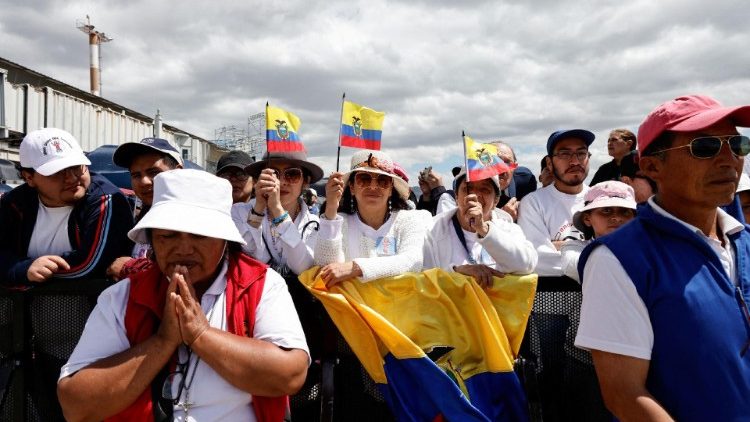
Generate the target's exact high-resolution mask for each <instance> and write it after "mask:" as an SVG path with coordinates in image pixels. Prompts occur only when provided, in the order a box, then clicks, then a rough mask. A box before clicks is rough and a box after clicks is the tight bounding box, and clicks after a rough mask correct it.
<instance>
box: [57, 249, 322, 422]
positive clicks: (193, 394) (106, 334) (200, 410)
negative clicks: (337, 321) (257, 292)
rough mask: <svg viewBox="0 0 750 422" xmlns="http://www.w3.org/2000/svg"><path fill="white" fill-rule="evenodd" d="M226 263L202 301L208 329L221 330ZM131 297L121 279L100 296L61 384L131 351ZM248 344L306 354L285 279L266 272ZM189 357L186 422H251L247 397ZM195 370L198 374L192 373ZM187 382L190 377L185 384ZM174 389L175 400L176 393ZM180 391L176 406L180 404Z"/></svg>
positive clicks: (177, 415)
mask: <svg viewBox="0 0 750 422" xmlns="http://www.w3.org/2000/svg"><path fill="white" fill-rule="evenodd" d="M226 271H227V264H226V262H225V263H224V265H223V268H222V270H221V272H220V273H219V275H218V276H217V277H216V280H215V281H214V282H213V284H211V286H210V287H209V288H208V290H207V291H206V293H204V294H203V297H202V298H201V308H203V312H205V313H206V316H207V318H208V320H209V325H210V326H211V327H214V328H218V329H222V330H225V331H226V329H227V325H226V297H225V290H226V283H227V281H226ZM129 291H130V279H127V278H126V279H125V280H122V281H120V282H119V283H117V284H115V285H113V286H111V287H109V288H108V289H106V290H105V291H104V292H102V294H101V295H100V296H99V299H98V300H97V304H96V307H95V308H94V310H93V312H92V313H91V315H90V316H89V319H88V321H86V327H85V328H84V330H83V334H82V335H81V339H80V340H79V341H78V345H77V346H76V348H75V350H73V354H72V355H71V356H70V359H68V362H67V363H66V364H65V365H64V366H63V367H62V369H61V370H60V379H62V378H64V377H67V376H70V375H72V374H74V373H75V372H77V371H79V370H81V369H83V368H84V367H86V366H88V365H90V364H92V363H94V362H96V361H98V360H99V359H102V358H106V357H109V356H112V355H114V354H116V353H120V352H122V351H124V350H127V349H129V348H130V342H129V341H128V338H127V336H126V331H125V309H126V307H127V302H128V295H129ZM253 338H256V339H259V340H264V341H268V342H270V343H273V344H275V345H277V346H279V347H284V348H287V349H301V350H304V351H305V352H306V353H307V354H308V360H309V355H310V352H309V350H308V348H307V342H306V341H305V334H304V333H303V332H302V325H301V324H300V321H299V318H298V317H297V311H296V310H295V308H294V304H293V303H292V298H291V296H289V292H288V290H287V287H286V283H285V282H284V279H283V278H281V276H279V274H278V273H276V272H275V271H273V270H271V269H268V271H267V272H266V281H265V284H264V286H263V295H262V296H261V300H260V302H259V303H258V306H257V308H256V314H255V327H254V330H253ZM179 353H180V359H181V361H184V360H185V359H186V356H187V354H186V350H184V348H183V347H181V348H180V351H179ZM196 360H197V355H196V354H195V353H193V355H192V357H191V360H190V362H189V364H188V368H190V370H189V371H190V374H189V376H192V373H193V371H197V372H196V373H195V377H194V382H193V384H192V385H191V387H190V397H189V398H190V402H191V403H193V407H191V408H190V410H189V416H190V418H189V420H196V421H247V420H249V421H255V414H254V412H253V409H252V407H251V406H250V403H251V401H252V400H251V395H250V394H248V393H246V392H244V391H241V390H239V389H237V388H235V387H234V386H232V385H231V384H229V383H228V382H227V381H225V380H224V379H223V378H222V377H221V376H220V375H219V374H217V373H216V372H215V371H214V370H213V369H211V367H210V366H208V365H206V363H205V362H204V361H203V360H200V361H198V364H197V367H196V366H195V362H196ZM196 368H197V369H196ZM187 379H189V377H188V378H187ZM177 387H178V386H175V387H174V388H175V390H174V392H175V394H176V391H177ZM185 394H186V392H185V390H183V394H182V397H181V400H184V399H185ZM183 418H184V412H183V410H182V408H181V407H179V406H175V407H174V419H175V420H183Z"/></svg>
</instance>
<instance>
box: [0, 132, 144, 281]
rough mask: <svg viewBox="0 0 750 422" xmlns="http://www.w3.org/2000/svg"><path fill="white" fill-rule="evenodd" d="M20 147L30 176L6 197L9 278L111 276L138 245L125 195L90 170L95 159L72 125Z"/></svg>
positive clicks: (0, 267) (0, 273) (1, 209)
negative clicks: (115, 263) (90, 157)
mask: <svg viewBox="0 0 750 422" xmlns="http://www.w3.org/2000/svg"><path fill="white" fill-rule="evenodd" d="M19 155H20V160H21V171H20V173H21V176H22V177H23V179H24V180H25V181H26V183H25V184H23V185H21V186H19V187H18V188H16V189H14V190H13V191H11V192H9V193H7V194H6V195H4V196H3V197H2V200H1V201H0V239H2V242H0V277H2V280H3V282H4V283H6V284H10V285H29V283H38V282H43V281H46V280H48V279H50V278H51V277H55V278H60V279H68V280H69V279H80V278H90V277H103V276H104V274H105V270H106V269H107V267H108V266H109V264H111V263H112V261H113V260H114V259H115V258H117V257H118V256H122V255H124V254H129V253H130V250H131V248H132V245H133V244H132V243H131V242H130V241H129V240H128V238H127V232H128V230H130V228H131V227H133V217H132V215H131V212H130V207H129V205H128V202H127V200H126V199H125V196H124V195H123V194H122V193H121V192H120V190H119V189H117V187H115V186H114V185H113V184H111V183H110V182H109V181H107V180H106V179H105V178H103V177H101V176H97V175H92V174H90V173H89V171H88V167H87V166H88V165H90V164H91V162H90V161H89V160H88V158H86V156H85V155H84V154H83V151H82V150H81V147H80V146H79V145H78V141H76V139H75V138H74V137H73V136H72V135H71V134H70V133H68V132H65V131H64V130H60V129H54V128H45V129H40V130H36V131H33V132H30V133H29V134H28V135H26V137H25V138H24V139H23V141H22V142H21V147H20V152H19Z"/></svg>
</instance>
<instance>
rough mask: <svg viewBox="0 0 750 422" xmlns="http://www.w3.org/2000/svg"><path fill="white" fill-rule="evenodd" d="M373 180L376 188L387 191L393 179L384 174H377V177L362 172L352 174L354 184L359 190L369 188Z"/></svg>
mask: <svg viewBox="0 0 750 422" xmlns="http://www.w3.org/2000/svg"><path fill="white" fill-rule="evenodd" d="M373 180H375V182H376V183H377V187H378V188H380V189H388V187H390V186H391V185H393V179H392V178H391V177H390V176H386V175H384V174H379V175H378V177H373V175H372V174H370V173H364V172H359V173H355V174H354V183H355V184H356V185H357V186H359V187H360V188H367V187H370V185H371V184H372V181H373Z"/></svg>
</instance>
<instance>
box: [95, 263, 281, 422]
mask: <svg viewBox="0 0 750 422" xmlns="http://www.w3.org/2000/svg"><path fill="white" fill-rule="evenodd" d="M226 278H227V287H226V308H227V331H228V332H230V333H232V334H236V335H238V336H245V337H252V334H253V328H254V324H255V308H256V307H257V305H258V302H260V297H261V295H262V294H263V285H264V284H265V280H266V266H265V265H263V264H261V263H260V262H258V261H256V260H254V259H252V258H250V257H249V256H247V255H245V254H242V253H233V254H230V255H229V268H228V270H227V277H226ZM168 286H169V282H168V281H167V279H166V278H165V277H164V276H163V275H162V274H161V271H159V267H157V266H156V265H151V266H148V267H146V268H144V269H143V271H141V272H138V273H136V274H133V275H132V276H131V277H130V295H129V297H128V304H127V308H126V310H125V330H126V335H127V337H128V340H129V341H130V344H131V346H134V345H136V344H138V343H142V342H144V341H146V340H147V339H148V338H150V337H151V336H152V335H153V334H154V333H155V332H156V331H157V329H158V328H159V323H160V321H161V317H162V312H163V310H164V303H165V301H166V297H167V287H168ZM198 382H200V380H198ZM288 400H289V397H288V396H281V397H260V396H253V401H252V404H253V410H254V411H255V417H256V419H257V420H258V421H259V422H278V421H282V420H283V419H284V415H285V413H286V408H287V404H288ZM153 418H154V415H153V403H152V401H151V388H146V389H145V390H144V391H143V393H142V394H141V395H140V396H139V397H138V398H137V399H136V400H135V401H134V402H133V403H132V404H131V405H130V406H128V407H127V408H126V409H125V410H123V411H122V412H120V413H118V414H117V415H114V416H112V417H110V418H108V419H107V421H111V422H120V421H122V422H125V421H149V422H150V421H153Z"/></svg>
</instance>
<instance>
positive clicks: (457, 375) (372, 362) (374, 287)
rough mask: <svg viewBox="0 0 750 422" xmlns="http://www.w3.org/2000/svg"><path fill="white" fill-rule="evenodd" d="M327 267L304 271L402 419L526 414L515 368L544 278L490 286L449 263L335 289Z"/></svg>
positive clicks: (496, 418)
mask: <svg viewBox="0 0 750 422" xmlns="http://www.w3.org/2000/svg"><path fill="white" fill-rule="evenodd" d="M317 271H318V268H317V267H315V268H312V269H310V270H308V271H306V272H304V273H302V274H301V275H300V276H299V279H300V281H301V282H302V284H303V285H305V286H306V287H307V289H308V290H309V291H310V292H311V293H312V294H313V295H314V296H315V297H316V298H318V299H319V300H320V301H321V302H322V303H323V305H324V306H325V308H326V311H327V312H328V314H329V315H330V316H331V319H332V320H333V322H334V323H335V324H336V326H337V327H338V329H339V331H340V332H341V334H342V335H343V336H344V338H345V339H346V341H347V342H348V343H349V346H350V347H351V348H352V350H353V351H354V353H355V354H356V355H357V358H358V359H359V360H360V362H361V363H362V366H363V367H364V368H365V369H366V370H367V372H368V373H369V374H370V376H371V377H372V378H373V380H374V381H375V382H376V383H378V386H379V387H380V389H381V391H382V393H383V396H384V397H385V399H386V401H387V402H388V404H389V406H390V408H391V410H392V412H393V413H394V416H396V419H397V420H404V421H439V420H445V421H483V422H487V421H505V420H508V421H524V420H528V418H529V415H528V411H527V407H526V398H525V396H524V393H523V389H522V388H521V385H520V383H519V380H518V377H517V376H516V374H515V372H513V361H514V358H515V356H516V355H517V354H518V350H519V348H520V346H521V341H522V340H523V335H524V332H525V330H526V324H527V322H528V318H529V314H530V312H531V306H532V302H533V298H534V293H535V292H536V282H537V276H536V275H535V274H532V275H528V276H512V275H509V276H505V277H503V278H497V277H496V278H495V279H494V285H493V287H492V288H489V289H482V288H481V287H479V286H478V285H477V284H476V282H474V281H473V279H471V278H467V277H465V276H463V275H461V274H457V273H447V272H445V271H442V270H441V269H439V268H434V269H431V270H427V271H425V272H422V273H406V274H402V275H399V276H396V277H389V278H383V279H378V280H373V281H370V282H368V283H361V282H359V281H358V280H352V281H346V282H343V283H341V284H339V285H336V286H334V287H332V288H330V289H328V288H327V287H326V285H325V283H324V282H323V281H322V280H321V279H320V278H315V275H316V273H317Z"/></svg>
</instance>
